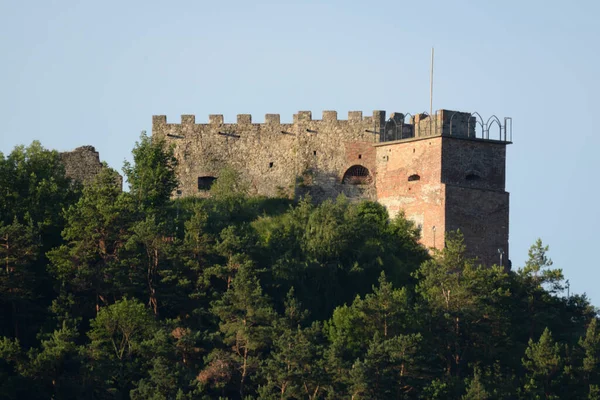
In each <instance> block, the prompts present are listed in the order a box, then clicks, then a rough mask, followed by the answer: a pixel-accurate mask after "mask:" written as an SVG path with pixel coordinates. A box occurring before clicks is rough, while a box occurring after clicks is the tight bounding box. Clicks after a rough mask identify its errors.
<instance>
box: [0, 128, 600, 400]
mask: <svg viewBox="0 0 600 400" xmlns="http://www.w3.org/2000/svg"><path fill="white" fill-rule="evenodd" d="M133 159H134V162H133V164H128V163H126V164H125V166H124V168H123V172H124V173H125V175H126V177H127V180H128V182H129V184H130V190H129V191H128V192H122V191H121V188H120V187H119V186H118V185H117V183H118V182H120V180H119V176H118V174H117V173H116V172H115V171H114V170H111V169H110V168H104V169H103V170H102V172H101V173H100V175H98V176H97V178H96V180H95V181H94V183H93V184H91V185H89V186H86V187H82V186H81V185H80V184H77V183H76V182H72V181H71V180H69V179H67V178H66V177H65V174H64V168H63V167H62V165H61V163H60V157H59V155H58V153H57V152H55V151H49V150H46V149H44V148H43V147H42V146H41V145H40V144H39V143H33V144H32V145H30V146H29V147H18V148H15V149H14V150H13V151H12V152H11V153H10V154H8V155H6V156H5V155H1V154H0V191H1V195H0V262H1V267H2V268H1V269H0V310H1V312H0V398H1V399H49V398H52V399H89V400H92V399H130V398H131V399H156V400H158V399H204V398H206V399H209V398H211V399H212V398H219V397H222V398H232V399H242V398H243V399H259V398H260V399H600V369H599V367H600V327H598V326H597V320H596V310H595V309H594V308H593V307H592V306H591V304H590V302H589V300H588V299H587V298H586V297H585V296H581V295H574V294H571V295H570V296H566V293H565V292H564V287H563V286H564V278H563V274H562V271H561V270H560V269H553V268H552V262H551V261H550V259H549V258H548V254H547V251H548V247H546V246H545V245H543V244H542V242H541V241H537V242H536V243H535V244H534V245H533V246H532V247H531V250H530V253H529V261H527V263H526V265H523V266H513V271H511V272H506V271H504V269H502V268H500V267H493V268H487V267H481V266H479V265H478V263H477V261H476V260H471V259H467V258H465V256H464V251H465V249H464V245H463V243H462V239H461V236H460V232H457V233H454V234H452V235H450V236H449V237H448V240H447V246H446V248H445V249H444V250H443V251H441V252H437V253H435V254H433V256H430V255H429V253H428V252H427V251H426V249H424V248H423V247H421V246H420V245H419V244H418V238H419V231H418V229H416V227H415V226H414V225H413V224H412V223H411V222H409V221H408V220H406V219H405V218H404V217H403V216H402V215H400V216H398V217H397V218H395V219H393V220H390V219H389V218H388V215H387V212H386V210H385V209H384V208H383V206H381V205H379V204H377V203H372V202H362V203H352V202H349V201H347V200H346V199H344V198H338V199H337V200H336V201H328V202H325V203H322V204H319V205H315V204H313V203H312V202H311V199H309V198H306V199H303V200H301V201H299V202H297V203H296V202H293V201H291V200H287V199H267V198H256V197H249V196H248V195H247V192H248V188H247V187H246V186H245V183H244V181H243V180H242V179H240V177H239V176H238V175H237V174H236V173H235V172H234V171H232V170H224V171H222V173H221V174H220V176H219V179H218V180H217V181H216V182H215V184H214V185H213V187H212V189H211V191H212V197H211V198H210V199H192V198H185V199H177V200H171V199H170V195H171V193H173V191H174V190H175V189H176V187H177V177H176V176H175V173H174V166H175V163H176V160H175V158H174V157H173V155H172V152H171V150H169V149H167V148H165V145H164V143H163V142H160V141H154V142H153V141H152V140H150V138H148V137H147V136H145V135H142V137H141V139H140V142H139V143H138V144H137V145H136V147H135V148H134V150H133Z"/></svg>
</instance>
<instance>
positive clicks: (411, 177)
mask: <svg viewBox="0 0 600 400" xmlns="http://www.w3.org/2000/svg"><path fill="white" fill-rule="evenodd" d="M420 180H421V177H420V176H419V175H418V174H412V175H411V176H409V177H408V181H409V182H414V181H420Z"/></svg>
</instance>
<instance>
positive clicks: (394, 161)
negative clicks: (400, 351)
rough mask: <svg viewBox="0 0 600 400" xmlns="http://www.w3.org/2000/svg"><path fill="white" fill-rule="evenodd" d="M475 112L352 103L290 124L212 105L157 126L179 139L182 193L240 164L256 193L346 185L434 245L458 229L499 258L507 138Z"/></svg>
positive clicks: (326, 192) (481, 253) (330, 191)
mask: <svg viewBox="0 0 600 400" xmlns="http://www.w3.org/2000/svg"><path fill="white" fill-rule="evenodd" d="M407 119H408V121H407ZM477 121H479V120H477V119H476V118H475V117H474V116H473V115H472V114H470V113H461V112H455V111H448V110H440V111H438V112H437V113H436V114H434V115H433V116H429V115H427V114H416V115H414V116H410V115H405V114H401V113H392V114H391V117H390V118H389V119H386V117H385V111H374V112H373V114H372V115H371V116H364V117H363V115H362V112H359V111H353V112H350V113H348V119H346V120H340V119H338V116H337V113H336V112H335V111H324V112H323V117H322V119H321V120H314V119H313V118H312V114H311V112H309V111H301V112H299V113H298V114H295V115H294V118H293V122H292V123H286V124H282V123H280V117H279V115H278V114H267V115H266V116H265V122H264V123H259V124H257V123H252V117H251V116H250V115H246V114H241V115H238V117H237V123H225V122H224V120H223V116H222V115H211V116H209V121H208V123H204V124H197V123H196V121H195V117H194V116H193V115H182V117H181V123H168V122H167V119H166V117H165V116H154V117H153V124H152V134H153V137H157V138H164V139H165V140H166V141H167V143H168V144H169V145H172V146H173V147H174V150H175V155H176V157H177V159H178V160H179V166H178V176H179V179H180V188H179V189H178V190H180V195H182V196H201V197H202V196H208V194H209V191H208V190H209V188H210V184H209V183H210V182H212V181H213V180H214V179H215V178H217V179H218V175H219V172H220V171H221V170H222V169H223V168H225V167H232V168H234V169H236V170H237V171H239V172H240V173H241V174H242V176H243V178H244V179H246V181H247V182H248V183H249V184H250V187H251V191H252V194H258V195H265V196H288V197H290V198H291V197H298V196H302V195H305V194H310V195H311V196H312V197H313V199H315V200H317V201H320V200H324V199H327V198H335V197H336V196H337V195H339V194H340V193H343V194H345V195H346V196H347V197H349V198H351V199H368V200H376V201H378V202H380V203H381V204H383V205H384V206H385V207H386V208H387V209H388V212H389V213H390V216H392V217H393V216H395V215H396V214H397V213H399V212H400V211H403V212H405V214H406V216H407V217H408V218H409V219H411V220H412V221H414V222H415V224H417V226H419V227H420V228H421V242H422V243H423V244H424V245H425V246H427V247H435V248H438V249H441V248H443V247H444V243H445V240H444V236H445V233H446V232H447V231H450V230H456V229H460V230H461V231H462V232H463V234H464V236H465V239H466V244H467V248H468V249H469V251H470V255H472V256H477V257H479V258H480V260H481V261H483V262H484V263H486V264H492V263H494V262H496V263H497V262H498V249H499V248H501V249H502V251H504V252H505V257H508V193H506V192H505V163H506V144H507V143H508V142H506V141H499V140H489V138H487V137H485V132H484V131H483V130H482V131H481V132H480V133H479V134H476V130H477V126H478V122H477ZM479 126H480V127H482V126H483V125H482V124H480V125H479ZM504 132H506V131H504ZM488 133H489V132H488ZM500 133H502V129H500ZM174 195H175V194H174ZM506 259H507V258H506Z"/></svg>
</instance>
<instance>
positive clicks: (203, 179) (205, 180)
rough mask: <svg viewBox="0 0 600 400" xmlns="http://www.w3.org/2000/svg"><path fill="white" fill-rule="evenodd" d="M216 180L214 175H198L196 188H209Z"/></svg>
mask: <svg viewBox="0 0 600 400" xmlns="http://www.w3.org/2000/svg"><path fill="white" fill-rule="evenodd" d="M216 180H217V178H215V177H214V176H200V177H198V190H199V191H206V190H210V188H211V186H212V185H213V183H215V181H216Z"/></svg>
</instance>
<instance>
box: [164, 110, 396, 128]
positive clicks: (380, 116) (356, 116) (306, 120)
mask: <svg viewBox="0 0 600 400" xmlns="http://www.w3.org/2000/svg"><path fill="white" fill-rule="evenodd" d="M385 115H386V113H385V111H381V110H376V111H373V114H372V115H371V116H364V117H363V112H362V111H349V112H348V117H347V119H339V118H338V112H337V111H331V110H326V111H323V113H322V118H321V119H313V117H312V112H311V111H298V113H297V114H294V115H293V119H292V123H284V124H282V123H281V116H280V115H279V114H265V117H264V122H263V123H253V122H252V115H250V114H238V115H237V119H236V121H235V122H226V121H225V119H224V117H223V115H222V114H210V115H209V116H208V122H207V123H197V122H196V116H195V115H188V114H184V115H181V119H180V122H178V123H173V122H169V121H167V117H166V115H154V116H153V117H152V126H153V127H154V128H155V129H154V131H161V130H164V129H166V128H172V127H176V126H178V125H181V126H190V125H196V126H198V127H218V126H229V127H232V126H234V125H240V126H250V125H252V126H258V127H260V126H264V127H266V128H268V127H272V126H273V125H285V126H289V125H305V124H309V125H315V126H318V125H325V124H340V125H343V126H347V125H348V124H357V125H362V126H365V127H366V128H373V127H376V128H380V127H381V126H382V125H383V124H385Z"/></svg>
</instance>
